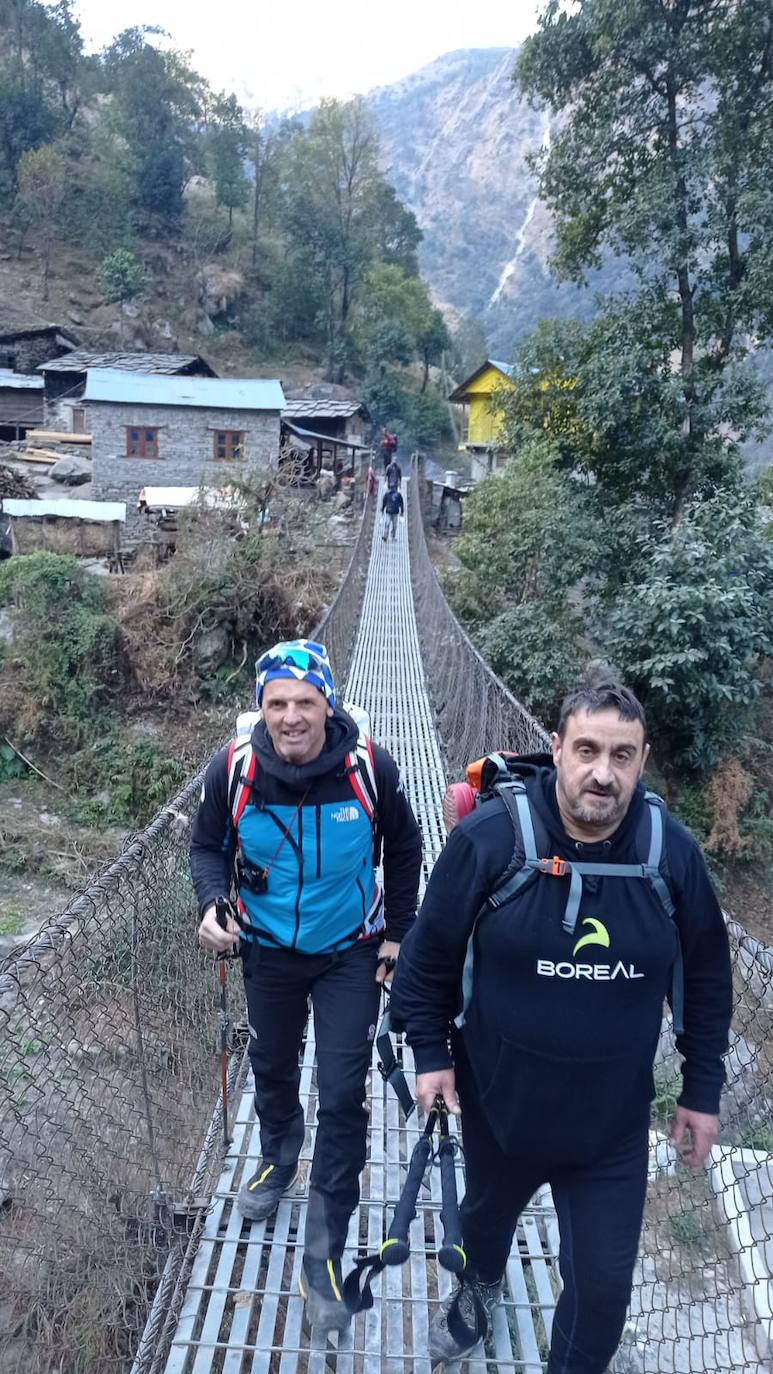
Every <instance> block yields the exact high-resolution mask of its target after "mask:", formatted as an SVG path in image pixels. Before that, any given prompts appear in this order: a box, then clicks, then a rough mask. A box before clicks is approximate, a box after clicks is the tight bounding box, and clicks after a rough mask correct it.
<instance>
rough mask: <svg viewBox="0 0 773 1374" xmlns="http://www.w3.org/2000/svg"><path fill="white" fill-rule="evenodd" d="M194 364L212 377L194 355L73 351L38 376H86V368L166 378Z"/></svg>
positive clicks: (43, 365) (45, 366) (46, 365)
mask: <svg viewBox="0 0 773 1374" xmlns="http://www.w3.org/2000/svg"><path fill="white" fill-rule="evenodd" d="M195 364H198V365H199V366H200V367H202V368H206V369H207V372H208V374H209V376H210V377H214V376H215V375H216V374H215V373H214V372H213V371H212V368H211V367H210V366H209V363H206V362H205V361H204V359H203V358H200V357H199V356H198V355H197V354H195V353H91V352H89V350H88V349H85V348H76V349H75V350H74V351H73V352H72V353H66V354H65V355H64V357H63V358H50V359H49V360H48V362H45V363H41V364H40V365H39V367H38V368H37V371H38V372H88V370H89V368H92V367H101V368H108V367H109V368H112V369H115V370H117V371H119V372H143V373H146V374H148V375H150V376H170V375H174V374H175V373H177V372H183V371H184V370H185V369H186V368H190V367H192V366H194V365H195Z"/></svg>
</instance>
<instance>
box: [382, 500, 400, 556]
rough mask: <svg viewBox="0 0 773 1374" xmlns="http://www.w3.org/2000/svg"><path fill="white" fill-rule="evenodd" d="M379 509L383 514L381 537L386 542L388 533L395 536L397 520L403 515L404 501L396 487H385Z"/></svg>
mask: <svg viewBox="0 0 773 1374" xmlns="http://www.w3.org/2000/svg"><path fill="white" fill-rule="evenodd" d="M381 510H382V512H383V515H384V529H383V533H382V535H381V538H382V539H383V540H384V542H385V543H386V540H387V539H388V538H389V536H390V534H391V536H392V538H393V539H395V538H396V536H397V521H398V520H399V518H400V516H401V515H405V502H404V501H403V498H402V495H401V493H400V492H399V491H397V490H396V489H395V490H394V491H390V490H389V489H387V490H386V491H385V492H384V495H383V496H382V498H381Z"/></svg>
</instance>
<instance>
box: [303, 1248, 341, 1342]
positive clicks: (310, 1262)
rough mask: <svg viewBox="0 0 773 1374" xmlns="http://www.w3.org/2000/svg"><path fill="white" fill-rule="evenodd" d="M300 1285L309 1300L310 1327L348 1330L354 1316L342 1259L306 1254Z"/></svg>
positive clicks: (326, 1329)
mask: <svg viewBox="0 0 773 1374" xmlns="http://www.w3.org/2000/svg"><path fill="white" fill-rule="evenodd" d="M298 1287H299V1288H300V1290H301V1295H302V1297H304V1298H305V1299H306V1320H307V1322H308V1324H309V1326H317V1327H320V1328H321V1329H322V1330H324V1331H345V1330H346V1328H347V1326H348V1325H349V1323H350V1321H351V1319H352V1315H351V1312H349V1311H348V1309H347V1308H346V1305H345V1303H344V1300H343V1287H344V1285H343V1279H342V1278H341V1261H340V1260H337V1259H335V1260H334V1259H328V1260H322V1259H312V1258H311V1256H310V1255H304V1257H303V1264H302V1265H301V1274H300V1278H299V1280H298Z"/></svg>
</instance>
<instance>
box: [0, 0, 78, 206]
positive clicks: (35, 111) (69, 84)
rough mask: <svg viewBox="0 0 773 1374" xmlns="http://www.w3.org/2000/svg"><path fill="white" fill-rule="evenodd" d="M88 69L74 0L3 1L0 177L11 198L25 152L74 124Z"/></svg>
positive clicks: (0, 19) (0, 5) (0, 3)
mask: <svg viewBox="0 0 773 1374" xmlns="http://www.w3.org/2000/svg"><path fill="white" fill-rule="evenodd" d="M83 69H84V62H83V56H82V42H81V36H80V30H79V28H78V24H77V21H76V20H75V19H74V18H73V16H72V11H71V6H70V4H69V0H60V3H59V4H56V5H54V6H47V5H44V4H42V3H40V0H0V180H2V181H4V182H5V184H6V188H7V190H8V191H9V192H10V193H11V197H13V196H14V195H15V193H16V190H17V187H18V171H19V163H20V162H21V159H22V157H23V156H24V154H25V153H26V152H28V151H30V150H31V149H34V148H39V147H40V146H41V145H42V144H44V143H49V142H50V141H51V140H52V139H54V138H56V137H57V135H59V134H60V133H63V132H66V131H67V130H68V129H71V128H72V125H73V122H74V120H75V116H76V114H77V111H78V107H79V102H80V97H79V95H78V94H77V92H78V89H79V81H80V78H81V76H82V74H83Z"/></svg>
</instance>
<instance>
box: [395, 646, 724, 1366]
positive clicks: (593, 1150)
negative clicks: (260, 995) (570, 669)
mask: <svg viewBox="0 0 773 1374" xmlns="http://www.w3.org/2000/svg"><path fill="white" fill-rule="evenodd" d="M552 745H553V754H552V760H551V758H550V757H549V756H545V757H540V758H536V759H529V760H523V761H522V762H521V761H517V760H516V761H514V762H512V763H510V764H509V765H508V767H507V770H506V772H507V775H508V776H512V790H511V791H510V792H509V793H508V792H507V790H506V787H503V788H502V790H501V791H500V792H499V793H497V792H495V793H494V795H493V796H492V798H491V800H488V801H485V802H484V803H483V804H482V805H479V806H478V807H477V808H476V809H475V810H474V811H473V813H472V814H470V815H468V816H466V817H465V819H463V820H461V821H460V823H459V824H458V825H457V826H456V828H455V829H454V830H453V833H452V834H451V835H450V837H449V840H448V843H447V845H446V847H445V849H444V851H443V853H442V854H441V856H440V858H439V859H438V861H437V863H436V865H435V868H434V871H433V873H432V876H431V879H430V882H429V885H428V887H427V891H426V896H425V898H424V902H423V905H422V908H421V911H420V914H419V917H418V919H417V921H416V923H415V925H414V928H413V930H412V931H411V933H410V935H409V937H408V938H407V940H406V941H405V942H404V944H403V948H402V954H401V959H400V967H399V971H398V974H397V978H396V981H395V987H394V992H393V996H392V1003H391V1011H392V1018H393V1024H396V1023H398V1022H399V1023H400V1024H402V1025H404V1026H405V1028H406V1030H407V1035H408V1039H409V1041H410V1043H411V1045H412V1047H413V1051H414V1055H415V1060H416V1069H417V1075H418V1077H417V1092H416V1095H417V1098H418V1100H419V1102H420V1104H421V1105H423V1107H424V1109H425V1110H428V1109H429V1107H430V1106H431V1104H432V1102H433V1101H434V1099H435V1096H436V1095H437V1094H440V1095H441V1096H442V1097H443V1098H444V1100H445V1102H446V1103H447V1105H448V1108H449V1110H450V1111H452V1112H454V1113H456V1114H461V1119H462V1123H463V1128H464V1147H465V1160H466V1174H467V1192H466V1196H465V1199H464V1203H463V1207H462V1219H463V1231H464V1247H465V1250H466V1253H467V1256H468V1266H469V1272H470V1274H471V1276H472V1284H471V1285H470V1286H467V1287H465V1286H462V1287H461V1289H460V1290H458V1292H457V1294H456V1295H455V1299H453V1300H448V1301H447V1302H446V1303H444V1304H443V1305H442V1306H441V1310H440V1313H439V1314H438V1315H437V1316H436V1317H435V1319H434V1320H433V1323H432V1326H431V1328H430V1355H431V1357H432V1358H433V1360H439V1359H446V1360H452V1359H454V1360H455V1359H459V1358H463V1357H464V1355H465V1354H467V1353H469V1350H470V1349H471V1348H474V1344H475V1342H474V1337H473V1344H472V1345H470V1344H469V1342H467V1343H466V1345H465V1343H464V1341H463V1340H462V1337H461V1335H460V1334H459V1327H458V1325H456V1324H454V1323H452V1325H453V1326H454V1328H455V1330H456V1333H457V1337H456V1338H455V1337H454V1336H453V1335H452V1334H451V1332H450V1331H449V1329H448V1326H449V1323H448V1313H449V1310H450V1308H451V1306H452V1302H453V1301H455V1302H456V1308H455V1311H454V1315H455V1316H456V1315H461V1317H462V1318H463V1320H464V1321H465V1322H466V1325H467V1328H468V1329H469V1331H470V1334H471V1335H472V1334H473V1332H474V1330H475V1322H474V1320H473V1317H474V1311H475V1304H474V1296H473V1295H474V1294H477V1296H478V1297H479V1298H480V1300H481V1302H482V1304H483V1308H484V1310H485V1312H486V1315H487V1316H488V1315H490V1313H491V1310H492V1309H493V1307H494V1305H495V1304H496V1302H497V1301H499V1299H500V1297H501V1292H502V1277H503V1274H504V1270H505V1263H506V1260H507V1257H508V1254H509V1252H510V1247H511V1245H512V1240H513V1235H514V1232H515V1226H516V1221H517V1219H518V1216H519V1214H520V1212H521V1211H522V1209H523V1208H524V1207H525V1206H526V1204H527V1203H528V1201H529V1199H530V1197H531V1196H532V1195H533V1194H534V1193H535V1191H536V1190H537V1188H538V1187H540V1186H541V1185H542V1184H544V1183H549V1184H550V1186H551V1188H552V1192H553V1198H554V1201H555V1206H556V1211H557V1215H558V1222H559V1228H560V1233H561V1253H560V1267H561V1277H562V1280H563V1284H564V1287H563V1291H562V1294H561V1297H560V1298H559V1301H558V1306H557V1309H556V1314H555V1320H554V1324H553V1335H552V1344H551V1349H550V1358H549V1361H548V1366H547V1370H548V1374H602V1371H604V1370H606V1368H607V1365H608V1362H609V1360H610V1359H611V1358H612V1356H613V1354H614V1352H615V1350H616V1349H617V1345H618V1342H619V1339H620V1335H621V1332H622V1329H623V1325H624V1320H625V1313H626V1310H627V1306H628V1302H629V1299H630V1294H631V1283H632V1275H633V1268H634V1263H635V1260H636V1254H637V1247H638V1240H639V1232H640V1228H641V1219H642V1211H643V1206H644V1195H645V1188H646V1179H647V1163H648V1129H649V1107H650V1102H651V1100H652V1098H653V1096H654V1089H653V1078H652V1066H653V1060H654V1056H655V1052H656V1048H657V1043H658V1037H659V1034H660V1028H661V1019H662V1012H663V1002H664V998H666V997H668V998H669V1000H670V1001H672V1004H673V1009H674V1023H675V1029H676V1030H677V1041H676V1043H677V1048H678V1050H679V1052H680V1053H681V1054H682V1056H683V1058H684V1062H683V1064H682V1078H683V1085H682V1092H681V1096H680V1098H679V1103H678V1106H677V1107H676V1111H675V1114H674V1118H673V1121H672V1124H671V1140H672V1142H673V1143H674V1145H675V1146H676V1147H677V1148H681V1153H682V1158H683V1160H684V1161H685V1162H686V1163H687V1164H689V1165H691V1166H692V1167H694V1168H698V1167H700V1166H701V1165H702V1164H703V1163H704V1161H705V1160H706V1158H707V1156H708V1154H709V1151H710V1149H711V1146H712V1145H713V1144H714V1142H715V1141H716V1139H717V1135H718V1130H719V1117H718V1112H719V1098H720V1092H721V1089H722V1084H723V1082H724V1069H723V1064H722V1056H723V1054H724V1053H725V1051H726V1049H727V1038H728V1027H729V1023H730V1016H731V999H732V983H731V972H730V960H729V951H728V941H727V934H726V931H725V925H724V921H723V919H722V913H721V911H720V908H719V905H718V903H717V899H716V897H715V895H714V892H713V890H712V887H711V883H710V881H709V877H708V874H707V871H706V866H705V863H704V860H703V857H702V855H701V852H700V850H699V848H698V845H697V843H696V842H695V840H694V839H693V838H692V837H691V836H690V834H689V833H688V832H687V831H686V830H685V829H684V827H683V826H681V825H680V824H679V822H678V821H676V820H674V818H673V817H672V816H670V815H669V814H668V812H667V810H666V809H665V807H664V806H663V804H662V803H661V802H660V801H659V799H657V798H654V797H652V796H651V795H650V794H645V790H644V787H643V785H642V782H641V776H642V772H643V770H644V765H645V763H646V760H647V754H648V752H649V746H648V745H647V743H646V737H645V719H644V712H643V710H642V708H641V706H640V704H639V702H638V701H637V700H636V698H635V697H634V695H633V693H632V692H630V691H629V690H628V689H627V688H625V687H623V686H622V685H621V684H619V683H618V682H616V681H615V680H614V678H612V677H611V676H610V675H609V673H608V672H607V673H606V675H605V674H604V673H602V672H600V671H597V672H596V673H595V675H590V676H589V677H588V679H587V680H586V682H585V683H583V684H581V685H580V686H579V687H578V688H576V689H575V691H574V692H572V693H571V694H570V695H569V696H568V697H567V698H566V700H565V702H564V704H563V707H562V711H561V717H560V721H559V725H558V729H557V731H556V733H555V734H554V735H553V737H552ZM496 758H497V756H491V760H489V761H488V764H489V766H490V765H491V762H492V761H493V760H495V759H496ZM500 762H501V760H500ZM504 766H505V765H504V764H502V767H503V768H504ZM508 803H510V804H511V805H512V808H513V810H512V812H511V810H510V806H509V804H508ZM513 813H514V815H513ZM514 817H515V818H514ZM659 825H660V826H662V841H663V842H662V846H660V850H659V846H658V843H657V836H658V835H659V834H661V831H660V830H659V829H658V826H659ZM530 826H531V827H533V830H534V836H532V837H531V839H532V841H533V842H532V843H529V837H528V835H527V832H528V830H529V827H530ZM642 844H644V846H645V847H644V861H645V863H644V864H643V863H642V853H641V849H642ZM514 846H515V853H514ZM519 846H520V850H519ZM530 850H531V852H532V853H534V854H535V859H534V862H533V864H532V865H531V867H529V865H527V864H526V863H524V862H523V856H525V855H528V853H529V851H530ZM648 851H649V859H648ZM658 851H659V852H658ZM519 854H520V861H519V858H518V856H519ZM536 856H540V857H539V858H538V857H536ZM542 856H556V857H555V858H553V857H550V858H547V857H546V858H545V860H544V865H541V864H540V858H541V857H542ZM511 861H512V863H513V864H514V865H515V867H514V868H513V870H512V875H513V876H511V878H510V880H509V891H510V892H511V894H512V895H510V896H509V897H508V896H506V895H505V893H504V891H503V894H502V903H501V905H496V904H493V905H489V906H487V905H486V903H487V899H488V898H489V897H490V895H491V894H492V892H494V891H495V890H496V889H497V887H498V886H499V885H500V880H501V878H502V875H503V874H504V873H505V871H506V870H507V869H508V866H509V865H510V864H511ZM647 862H649V864H650V870H649V872H647V871H646V870H645V864H646V863H647ZM581 864H582V865H583V866H585V873H584V874H581V873H580V872H579V866H580V865H581ZM573 865H574V867H573ZM607 865H608V866H609V874H608V875H606V874H605V873H604V869H605V867H606V866H607ZM588 868H590V869H592V870H593V871H592V872H591V873H588ZM613 870H616V871H613ZM516 872H517V873H518V877H517V878H516V877H515V876H514V875H515V873H516ZM664 874H665V876H664ZM513 888H517V891H515V892H513ZM669 906H670V911H669ZM478 917H480V919H479V920H478V923H477V925H476V920H477V918H478ZM574 920H576V928H575V929H573V930H572V928H571V927H572V922H573V921H574ZM473 930H474V931H475V933H474V935H473ZM468 942H469V944H468ZM463 966H464V978H463V977H462V971H463ZM682 968H683V971H682ZM462 1003H463V1004H464V1010H463V1011H462V1012H461V1014H460V1008H461V1006H462ZM682 1010H683V1021H684V1024H683V1028H682V1027H680V1026H679V1025H678V1021H679V1019H680V1016H681V1013H682ZM460 1023H461V1024H460ZM457 1094H458V1096H457ZM463 1345H465V1348H462V1347H463Z"/></svg>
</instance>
